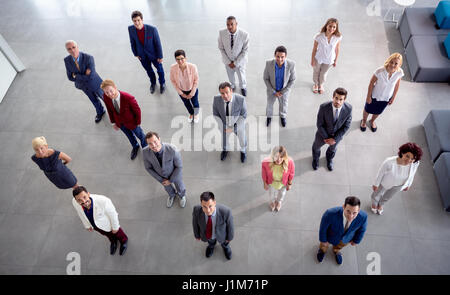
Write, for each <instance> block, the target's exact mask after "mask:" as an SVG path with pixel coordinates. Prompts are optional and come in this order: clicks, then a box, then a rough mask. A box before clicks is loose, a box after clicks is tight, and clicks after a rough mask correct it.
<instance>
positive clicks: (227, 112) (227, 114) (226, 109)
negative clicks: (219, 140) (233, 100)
mask: <svg viewBox="0 0 450 295" xmlns="http://www.w3.org/2000/svg"><path fill="white" fill-rule="evenodd" d="M229 105H230V102H229V101H227V106H226V107H225V115H226V120H227V125H228V121H229V120H230V119H229V116H230V108H229Z"/></svg>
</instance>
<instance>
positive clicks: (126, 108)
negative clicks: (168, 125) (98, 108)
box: [103, 91, 141, 130]
mask: <svg viewBox="0 0 450 295" xmlns="http://www.w3.org/2000/svg"><path fill="white" fill-rule="evenodd" d="M119 93H120V105H119V109H120V114H118V113H117V112H116V109H115V108H114V104H113V102H112V100H111V98H109V97H108V96H107V95H106V94H103V101H104V102H105V105H106V109H107V110H108V115H109V119H110V120H111V123H115V124H116V125H117V127H121V126H122V125H124V126H125V127H126V128H128V129H130V130H133V129H136V127H137V126H139V125H141V109H140V108H139V105H138V103H137V101H136V99H135V98H134V96H132V95H131V94H128V93H126V92H123V91H119Z"/></svg>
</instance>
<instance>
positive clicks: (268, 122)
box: [266, 117, 272, 127]
mask: <svg viewBox="0 0 450 295" xmlns="http://www.w3.org/2000/svg"><path fill="white" fill-rule="evenodd" d="M270 122H272V118H270V117H267V120H266V126H267V127H269V125H270Z"/></svg>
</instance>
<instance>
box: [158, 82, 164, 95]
mask: <svg viewBox="0 0 450 295" xmlns="http://www.w3.org/2000/svg"><path fill="white" fill-rule="evenodd" d="M165 90H166V84H162V85H161V86H159V92H160V93H161V94H163V93H164V91H165Z"/></svg>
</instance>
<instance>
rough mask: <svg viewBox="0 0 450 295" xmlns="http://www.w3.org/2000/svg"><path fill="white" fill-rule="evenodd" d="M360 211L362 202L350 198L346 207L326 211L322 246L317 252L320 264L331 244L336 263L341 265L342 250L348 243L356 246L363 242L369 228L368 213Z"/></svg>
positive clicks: (321, 232) (321, 234) (321, 222)
mask: <svg viewBox="0 0 450 295" xmlns="http://www.w3.org/2000/svg"><path fill="white" fill-rule="evenodd" d="M360 209H361V201H360V200H359V199H358V198H357V197H354V196H350V197H347V198H346V199H345V202H344V206H342V207H334V208H330V209H328V210H327V211H325V213H324V214H323V216H322V220H321V221H320V230H319V241H320V245H319V251H318V252H317V260H318V261H319V262H322V260H323V258H324V257H325V253H326V252H327V250H328V246H329V244H332V245H333V252H334V254H335V258H336V262H337V264H339V265H341V264H342V253H341V252H340V250H341V249H342V248H344V247H345V246H346V245H347V244H348V243H350V244H351V245H352V246H355V245H357V244H359V243H360V242H361V240H362V239H363V237H364V233H365V232H366V228H367V213H366V212H364V211H360Z"/></svg>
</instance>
